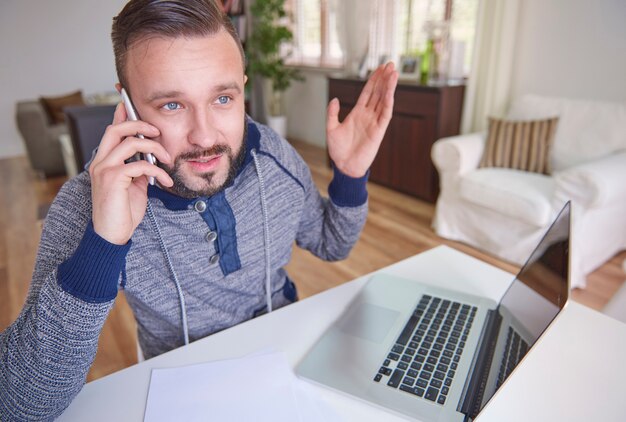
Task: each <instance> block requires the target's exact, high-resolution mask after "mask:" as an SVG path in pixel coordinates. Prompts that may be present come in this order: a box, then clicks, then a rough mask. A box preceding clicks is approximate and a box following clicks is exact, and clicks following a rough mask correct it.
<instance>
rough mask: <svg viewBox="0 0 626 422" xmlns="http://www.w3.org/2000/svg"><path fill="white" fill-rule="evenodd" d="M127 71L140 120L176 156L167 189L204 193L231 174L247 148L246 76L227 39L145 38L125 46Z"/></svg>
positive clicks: (226, 36)
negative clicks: (157, 131)
mask: <svg viewBox="0 0 626 422" xmlns="http://www.w3.org/2000/svg"><path fill="white" fill-rule="evenodd" d="M126 77H127V80H128V85H129V87H128V89H129V93H130V96H131V98H132V100H133V104H134V105H135V108H136V110H137V113H138V114H139V116H140V118H141V120H144V121H146V122H148V123H150V124H152V125H154V126H156V127H157V128H158V129H159V130H160V131H161V135H160V136H159V137H157V138H154V140H155V141H157V142H159V143H161V145H163V147H164V148H165V149H166V150H167V152H168V153H169V154H170V155H171V156H172V157H173V158H174V165H173V167H167V166H165V165H163V164H162V163H161V164H159V165H160V166H161V167H163V168H164V169H165V170H166V171H167V172H168V173H169V174H170V176H171V177H172V179H174V186H173V187H172V188H171V190H172V191H173V193H175V194H177V195H180V196H183V197H187V198H192V197H197V196H210V195H213V194H214V193H216V192H218V191H220V190H221V189H222V187H223V186H224V185H225V184H226V183H227V182H230V180H232V178H233V177H234V174H235V172H236V170H237V168H238V166H239V165H240V164H241V161H242V159H243V155H244V153H245V151H244V148H243V142H244V132H245V131H244V128H245V107H244V84H245V81H246V77H245V75H244V69H243V64H242V61H241V54H240V52H239V49H238V48H237V45H236V44H235V41H234V40H233V38H232V37H231V36H230V35H229V34H228V33H227V32H226V31H220V32H219V33H217V34H214V35H209V36H198V37H192V38H184V37H179V38H147V39H144V40H140V41H138V42H136V43H134V44H133V45H132V47H131V48H130V49H129V51H128V57H127V65H126Z"/></svg>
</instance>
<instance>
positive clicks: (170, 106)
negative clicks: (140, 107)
mask: <svg viewBox="0 0 626 422" xmlns="http://www.w3.org/2000/svg"><path fill="white" fill-rule="evenodd" d="M162 108H163V109H165V110H170V111H171V110H177V109H179V108H180V104H178V103H176V102H174V101H172V102H169V103H167V104H165V105H164V106H163V107H162Z"/></svg>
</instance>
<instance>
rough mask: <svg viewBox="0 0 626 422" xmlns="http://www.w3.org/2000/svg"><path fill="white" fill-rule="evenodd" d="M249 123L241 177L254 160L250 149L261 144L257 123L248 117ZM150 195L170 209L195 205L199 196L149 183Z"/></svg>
mask: <svg viewBox="0 0 626 422" xmlns="http://www.w3.org/2000/svg"><path fill="white" fill-rule="evenodd" d="M247 125H248V135H247V137H246V155H245V157H244V159H243V164H242V165H241V167H240V168H239V170H238V171H237V176H236V177H239V175H240V174H241V172H242V171H243V169H244V168H245V167H246V166H247V165H248V164H250V162H251V161H252V154H251V153H250V151H251V150H253V149H254V150H257V151H258V150H259V149H260V146H261V133H260V132H259V129H258V128H257V126H256V124H254V122H253V121H252V120H251V119H249V118H248V119H247ZM227 187H228V186H226V187H225V188H227ZM148 197H149V198H156V199H158V200H160V201H161V202H162V203H163V205H165V207H166V208H167V209H169V210H170V211H182V210H187V209H189V208H191V207H193V204H194V203H195V202H196V201H197V200H198V198H193V199H187V198H182V197H180V196H178V195H174V194H173V193H169V192H166V191H165V190H163V189H161V188H159V187H158V186H150V185H148Z"/></svg>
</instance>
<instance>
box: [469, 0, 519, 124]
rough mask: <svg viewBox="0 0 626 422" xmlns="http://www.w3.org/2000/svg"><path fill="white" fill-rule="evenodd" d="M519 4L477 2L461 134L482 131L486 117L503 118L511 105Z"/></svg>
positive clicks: (493, 0) (492, 0)
mask: <svg viewBox="0 0 626 422" xmlns="http://www.w3.org/2000/svg"><path fill="white" fill-rule="evenodd" d="M519 3H520V2H519V0H506V1H502V0H480V2H479V5H478V19H477V24H476V36H475V38H474V55H473V58H472V69H471V72H470V75H469V78H468V81H467V88H466V91H465V101H464V105H463V120H462V122H461V132H462V133H471V132H479V131H483V130H485V129H486V127H487V117H488V116H490V115H494V116H500V115H503V114H504V113H505V111H506V107H507V106H508V104H509V102H510V99H511V98H510V96H511V78H512V72H513V59H514V49H515V39H516V35H517V16H518V10H519Z"/></svg>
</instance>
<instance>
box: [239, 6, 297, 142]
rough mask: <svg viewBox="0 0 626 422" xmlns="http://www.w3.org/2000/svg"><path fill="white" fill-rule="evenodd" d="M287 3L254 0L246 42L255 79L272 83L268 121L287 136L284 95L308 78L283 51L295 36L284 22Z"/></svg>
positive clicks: (277, 130) (251, 70)
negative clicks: (288, 63)
mask: <svg viewBox="0 0 626 422" xmlns="http://www.w3.org/2000/svg"><path fill="white" fill-rule="evenodd" d="M283 4H284V0H255V1H254V2H253V3H252V5H251V6H250V14H251V15H252V16H253V20H252V32H251V34H250V36H249V37H248V40H247V41H246V55H247V59H248V74H249V75H250V76H252V77H253V79H254V81H255V82H260V80H259V79H260V78H264V79H265V80H267V81H268V82H269V83H268V84H267V85H269V87H268V89H269V91H270V92H268V122H267V123H268V125H269V126H270V127H272V128H273V129H274V130H276V132H278V133H279V134H280V135H281V136H282V137H285V135H286V128H287V124H286V122H287V117H286V116H285V112H284V110H283V104H282V96H283V93H284V92H285V90H287V88H289V85H290V84H291V81H293V80H303V79H304V78H303V77H302V76H301V74H300V72H299V71H298V70H297V69H294V68H289V67H287V66H286V65H285V58H286V55H285V54H284V53H283V51H281V46H282V45H284V44H285V43H289V42H290V41H291V40H292V39H293V33H292V32H291V30H290V29H289V28H288V27H287V26H285V25H284V24H283V22H284V19H285V18H286V16H287V13H286V12H285V8H284V6H283ZM267 85H266V86H267Z"/></svg>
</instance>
